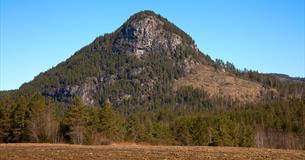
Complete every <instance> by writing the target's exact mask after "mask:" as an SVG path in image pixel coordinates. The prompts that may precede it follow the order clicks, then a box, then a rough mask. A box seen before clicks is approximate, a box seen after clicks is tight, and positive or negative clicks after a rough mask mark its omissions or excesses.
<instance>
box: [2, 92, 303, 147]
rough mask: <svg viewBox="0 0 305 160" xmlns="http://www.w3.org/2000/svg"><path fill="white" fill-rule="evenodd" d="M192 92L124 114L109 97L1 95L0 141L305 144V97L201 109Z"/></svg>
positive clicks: (229, 144) (265, 145) (249, 144)
mask: <svg viewBox="0 0 305 160" xmlns="http://www.w3.org/2000/svg"><path fill="white" fill-rule="evenodd" d="M191 93H192V92H190V91H187V89H184V90H183V91H181V92H179V95H178V97H180V98H178V100H179V101H181V102H180V103H181V105H179V106H178V105H177V106H162V105H160V106H155V107H154V108H147V109H142V110H134V111H132V112H129V113H127V114H126V113H123V112H122V111H120V108H117V107H113V106H112V105H111V103H109V102H108V101H105V103H104V104H103V105H101V106H86V105H84V104H83V103H82V102H81V100H80V98H78V97H75V99H74V101H73V103H72V104H70V105H64V104H61V103H58V102H55V101H53V100H52V99H50V98H48V97H44V96H42V95H41V94H39V93H35V94H33V95H30V96H27V97H24V96H23V97H18V98H15V99H10V97H6V98H5V97H2V98H1V100H0V142H2V143H16V142H38V143H41V142H50V143H62V142H65V143H71V144H110V143H112V142H121V141H129V142H136V143H150V144H164V145H205V146H240V147H255V146H256V147H272V148H293V149H304V148H305V144H304V141H305V138H304V133H305V130H304V127H305V126H304V124H305V118H304V115H305V113H304V111H305V102H304V101H302V100H290V101H274V102H272V103H268V104H267V103H260V104H255V105H254V104H252V105H248V106H243V107H240V106H239V107H234V106H233V107H227V108H223V107H217V106H213V107H204V108H202V106H200V105H198V106H197V105H196V104H197V103H191V102H192V101H193V100H192V99H189V98H191V97H193V96H196V94H200V92H199V93H198V91H195V93H193V94H192V96H190V94H191ZM201 94H204V93H201ZM198 99H200V98H195V100H196V101H198ZM203 102H204V101H201V102H198V104H203ZM192 105H193V106H192ZM204 106H209V104H206V105H204ZM190 108H191V109H190Z"/></svg>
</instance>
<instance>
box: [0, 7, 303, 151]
mask: <svg viewBox="0 0 305 160" xmlns="http://www.w3.org/2000/svg"><path fill="white" fill-rule="evenodd" d="M146 14H149V15H155V14H154V13H151V12H147V11H144V12H141V13H139V14H136V15H134V16H132V17H131V18H130V19H129V21H132V20H133V19H139V18H141V17H143V16H145V15H146ZM158 18H159V19H161V20H162V21H163V22H164V26H165V29H166V30H167V31H168V32H173V33H175V34H177V35H179V36H181V37H182V38H183V40H184V41H185V43H184V44H183V45H180V46H178V47H177V48H176V49H175V51H174V52H169V50H163V49H162V48H160V49H157V50H153V51H152V52H151V53H147V56H145V57H141V58H137V57H135V56H133V55H126V54H124V53H116V52H114V51H115V50H114V49H113V45H112V44H113V43H114V41H115V39H116V35H117V34H118V32H119V31H120V28H119V29H118V30H117V31H115V32H114V33H112V34H106V35H104V36H101V37H98V38H96V39H95V40H94V41H93V43H92V44H90V45H88V46H85V47H84V48H82V49H80V50H79V51H78V52H76V53H75V54H74V55H73V56H72V57H70V58H69V59H68V60H67V61H65V62H62V63H60V64H59V65H57V66H56V67H54V68H51V69H50V70H48V71H47V72H44V73H41V74H39V75H38V76H37V77H35V78H34V80H33V81H31V82H29V83H25V84H23V85H22V86H21V87H20V88H19V90H16V91H7V92H5V91H3V92H0V142H2V143H16V142H50V143H62V142H65V143H72V144H110V143H112V142H121V141H129V142H136V143H150V144H163V145H165V144H166V145H207V146H241V147H255V146H256V147H270V148H290V149H305V83H304V79H293V78H290V77H288V78H287V77H285V76H284V77H283V76H281V75H273V74H261V73H258V72H256V71H251V70H250V71H249V70H243V71H241V70H239V69H236V68H235V67H234V65H233V64H232V63H229V62H226V63H224V62H223V61H221V60H215V61H213V60H212V59H211V58H210V57H209V56H208V55H205V54H203V53H199V54H198V52H196V51H194V49H193V48H191V47H189V46H188V44H190V43H193V40H192V39H191V38H190V37H189V36H188V35H187V34H186V33H184V32H183V31H182V30H180V29H179V28H177V27H176V26H174V25H173V24H172V23H170V22H168V21H167V20H166V19H165V18H162V17H160V16H159V17H158ZM126 23H128V21H127V22H126ZM122 27H124V25H123V26H122ZM186 59H187V60H192V61H194V62H196V63H197V62H198V63H202V64H204V65H211V66H214V68H215V72H216V71H218V70H222V69H224V70H226V71H227V72H230V73H232V74H233V75H235V76H237V77H240V78H243V79H246V80H250V81H255V82H258V83H260V84H262V86H263V87H264V88H266V89H270V92H268V93H266V94H265V95H263V98H262V99H261V101H258V102H256V103H249V104H245V103H240V102H237V101H233V100H231V99H229V98H223V97H221V95H219V97H213V98H211V97H209V96H208V94H207V92H205V91H204V90H202V89H195V88H192V87H191V86H187V87H182V88H180V89H178V90H177V91H173V90H172V83H173V81H174V80H177V79H179V78H180V77H183V76H185V74H187V72H185V66H184V62H185V60H186ZM88 77H90V78H95V79H102V78H103V81H101V82H96V83H101V84H103V85H102V86H97V88H98V87H100V88H98V90H97V92H96V93H95V95H94V98H95V99H94V100H95V101H96V102H97V103H94V104H92V105H85V104H84V103H82V101H81V98H80V97H78V96H75V95H71V94H70V93H69V92H67V91H66V90H64V89H65V88H66V87H67V86H73V85H82V84H84V83H85V82H86V81H87V80H88V79H87V78H88ZM107 79H108V80H107ZM95 87H96V86H95ZM121 97H128V98H126V99H124V98H121Z"/></svg>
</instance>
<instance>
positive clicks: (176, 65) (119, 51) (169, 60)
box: [17, 11, 303, 105]
mask: <svg viewBox="0 0 305 160" xmlns="http://www.w3.org/2000/svg"><path fill="white" fill-rule="evenodd" d="M233 67H234V66H233ZM213 68H214V69H213ZM192 70H194V72H197V74H190V72H191V71H192ZM225 71H226V70H225V68H224V66H223V65H222V64H217V63H216V62H214V61H212V60H211V59H210V58H209V57H208V56H207V55H204V54H203V53H202V52H200V51H199V50H198V49H197V47H196V45H195V43H194V41H193V40H192V38H191V37H190V36H188V35H187V34H186V33H185V32H183V31H182V30H180V29H179V28H178V27H176V26H175V25H174V24H172V23H170V22H169V21H168V20H166V19H165V18H163V17H161V16H160V15H157V14H155V13H154V12H152V11H143V12H139V13H137V14H135V15H133V16H131V17H130V18H129V19H128V20H127V21H126V22H125V23H124V24H123V25H122V26H121V27H120V28H119V29H117V30H116V31H115V32H113V33H111V34H105V35H104V36H101V37H97V38H96V39H95V40H94V41H93V42H92V43H91V44H89V45H87V46H85V47H84V48H82V49H80V50H79V51H78V52H76V53H75V54H74V55H73V56H71V57H70V58H69V59H67V60H66V61H65V62H62V63H60V64H59V65H57V66H56V67H54V68H52V69H50V70H48V71H46V72H44V73H42V74H40V75H38V76H37V77H35V78H34V80H33V81H31V82H29V83H26V84H24V85H22V86H21V87H20V89H19V91H17V92H18V93H19V95H22V94H28V93H34V92H41V93H42V94H43V95H45V96H50V97H53V98H54V99H56V100H57V101H60V102H71V101H72V99H73V97H75V96H79V97H81V100H82V101H83V102H84V103H85V104H102V103H103V102H104V101H105V100H107V99H109V100H110V101H111V102H112V103H113V104H115V105H121V104H123V103H125V104H126V103H128V104H134V105H143V104H154V103H156V102H157V101H165V100H163V99H164V98H166V95H175V90H177V89H179V88H177V87H181V86H185V85H191V86H193V87H194V88H198V86H199V85H200V86H201V87H200V89H204V90H205V91H206V92H207V93H208V94H209V96H210V97H212V98H213V97H225V98H226V99H228V98H229V99H232V100H233V101H242V102H254V101H258V100H261V99H262V97H264V96H265V95H266V93H267V91H268V90H270V89H271V88H274V86H270V87H269V86H267V87H266V86H263V84H262V83H260V82H252V81H253V79H251V78H244V77H243V76H237V74H235V73H236V71H237V70H236V69H233V70H231V71H230V70H227V73H222V72H225ZM274 77H275V76H274ZM174 81H176V82H175V83H174ZM181 84H182V85H181ZM173 88H174V90H173ZM266 89H268V90H266ZM271 91H273V92H274V93H278V91H277V89H273V90H272V89H271ZM273 92H272V93H273ZM299 94H303V91H302V92H300V93H299ZM162 103H163V102H162Z"/></svg>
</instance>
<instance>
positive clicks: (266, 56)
mask: <svg viewBox="0 0 305 160" xmlns="http://www.w3.org/2000/svg"><path fill="white" fill-rule="evenodd" d="M124 2H125V3H124ZM126 2H127V3H126ZM304 2H305V1H304V0H209V1H204V0H187V1H182V0H180V1H179V0H175V1H174V0H168V1H163V0H145V1H144V0H129V1H123V0H120V1H119V0H111V1H107V2H106V1H101V0H81V1H77V0H49V1H47V0H44V1H39V0H0V3H1V4H0V5H1V8H0V13H1V15H0V16H1V21H0V23H1V32H0V33H1V34H0V36H1V38H0V40H1V42H0V52H1V55H0V90H7V89H16V88H18V87H19V86H20V85H21V84H22V83H24V82H28V81H30V80H32V79H33V78H34V77H35V76H36V75H37V74H39V73H40V72H43V71H46V70H47V69H49V68H51V67H52V66H56V64H58V63H59V62H61V61H64V60H65V59H67V58H68V57H70V56H71V55H73V54H74V52H75V51H77V50H78V49H80V48H81V47H83V46H84V45H86V44H89V43H90V42H92V41H93V40H94V39H95V37H97V36H99V35H103V34H104V33H109V32H112V31H114V30H115V29H117V28H118V27H119V26H120V25H121V24H122V23H123V22H124V21H125V20H127V19H128V17H129V16H130V15H132V14H134V13H136V12H138V11H141V10H147V9H148V10H153V11H155V12H156V13H159V14H161V15H162V16H164V17H166V18H168V19H169V20H170V21H171V22H173V23H175V24H176V25H177V26H178V27H180V28H181V29H183V30H184V31H185V32H187V33H188V34H190V35H191V36H192V37H193V39H194V40H195V42H196V43H197V45H198V47H199V49H200V50H201V51H203V52H204V53H208V54H209V55H210V56H211V57H212V58H213V59H215V58H220V59H223V60H225V61H230V62H233V63H234V64H235V66H237V67H238V68H240V69H243V68H248V69H253V70H258V71H260V72H276V73H284V74H288V75H290V76H302V77H304V76H305V55H304V54H305V51H304V50H305V47H304V43H305V42H304V37H305V33H304V30H305V29H304V28H305V27H304V25H305V20H304V14H305V13H304V12H305V11H304V8H305V4H304Z"/></svg>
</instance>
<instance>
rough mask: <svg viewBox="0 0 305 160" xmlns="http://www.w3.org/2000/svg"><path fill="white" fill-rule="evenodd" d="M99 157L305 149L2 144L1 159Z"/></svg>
mask: <svg viewBox="0 0 305 160" xmlns="http://www.w3.org/2000/svg"><path fill="white" fill-rule="evenodd" d="M17 159H18V160H38V159H39V160H40V159H43V160H52V159H55V160H82V159H85V160H97V159H103V160H106V159H109V160H110V159H111V160H116V159H122V160H123V159H124V160H125V159H133V160H139V159H152V160H159V159H161V160H162V159H163V160H165V159H166V160H170V159H174V160H178V159H179V160H191V159H195V160H199V159H220V160H222V159H226V160H231V159H232V160H233V159H234V160H241V159H285V160H286V159H287V160H293V159H305V151H302V150H279V149H258V148H235V147H202V146H200V147H199V146H198V147H197V146H196V147H182V146H149V145H135V144H113V145H108V146H84V145H68V144H29V143H26V144H0V160H17Z"/></svg>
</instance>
